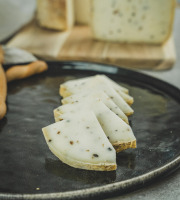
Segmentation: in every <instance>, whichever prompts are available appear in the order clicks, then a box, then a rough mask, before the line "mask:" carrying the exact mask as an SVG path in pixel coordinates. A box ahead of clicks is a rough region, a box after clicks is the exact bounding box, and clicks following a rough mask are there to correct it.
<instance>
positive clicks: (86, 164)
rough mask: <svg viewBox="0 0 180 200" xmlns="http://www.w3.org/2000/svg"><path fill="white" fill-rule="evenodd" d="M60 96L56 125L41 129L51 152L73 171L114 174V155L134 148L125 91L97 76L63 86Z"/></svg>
mask: <svg viewBox="0 0 180 200" xmlns="http://www.w3.org/2000/svg"><path fill="white" fill-rule="evenodd" d="M60 94H61V96H62V97H64V99H63V100H62V103H63V104H64V105H62V106H60V107H58V108H57V109H55V110H54V116H55V120H56V123H54V124H52V125H50V126H47V127H45V128H43V133H44V136H45V139H46V142H47V144H48V146H49V148H50V150H51V151H52V152H53V153H54V154H55V155H56V156H57V157H58V158H59V159H60V160H62V161H63V162H64V163H66V164H68V165H70V166H73V167H76V168H82V169H89V170H100V171H110V170H115V169H116V167H117V165H116V152H120V151H122V150H125V149H127V148H136V138H135V136H134V134H133V131H132V129H131V127H130V126H129V124H128V118H127V116H129V115H131V114H133V109H132V108H131V107H130V105H131V104H132V103H133V98H132V97H131V96H130V95H128V90H127V89H126V88H124V87H122V86H120V85H118V84H116V83H115V82H113V81H112V80H111V79H109V78H108V77H106V76H104V75H96V76H92V77H88V78H82V79H78V80H72V81H67V82H65V83H64V84H62V85H61V87H60ZM113 147H114V148H113ZM115 150H116V151H115Z"/></svg>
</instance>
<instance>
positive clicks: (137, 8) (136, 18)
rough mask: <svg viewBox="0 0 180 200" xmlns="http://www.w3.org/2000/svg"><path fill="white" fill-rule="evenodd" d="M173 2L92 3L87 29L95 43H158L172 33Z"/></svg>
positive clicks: (116, 0)
mask: <svg viewBox="0 0 180 200" xmlns="http://www.w3.org/2000/svg"><path fill="white" fill-rule="evenodd" d="M175 5H176V3H175V0H168V1H164V0H132V1H130V0H113V1H109V0H92V9H91V11H92V13H91V16H92V18H91V20H92V21H91V23H90V24H91V27H92V31H93V36H94V38H96V39H99V40H107V41H115V42H128V43H132V42H134V43H151V44H162V43H163V42H165V41H166V40H167V39H168V38H169V36H170V35H171V33H172V25H173V19H174V12H175Z"/></svg>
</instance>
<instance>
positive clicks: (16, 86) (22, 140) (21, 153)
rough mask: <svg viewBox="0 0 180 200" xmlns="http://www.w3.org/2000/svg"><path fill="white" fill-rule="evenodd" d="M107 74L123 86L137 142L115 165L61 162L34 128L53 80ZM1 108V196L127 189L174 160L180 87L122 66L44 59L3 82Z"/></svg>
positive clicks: (54, 95)
mask: <svg viewBox="0 0 180 200" xmlns="http://www.w3.org/2000/svg"><path fill="white" fill-rule="evenodd" d="M101 73H103V74H106V75H107V76H109V77H110V78H112V79H113V80H115V81H116V82H118V83H120V84H122V85H124V86H125V87H127V88H128V89H129V90H130V94H131V95H132V96H133V97H134V100H135V103H134V104H133V109H134V110H135V113H134V115H133V116H131V117H130V124H131V126H132V129H133V131H134V133H135V135H136V138H137V149H133V150H132V149H129V150H126V151H124V152H121V153H119V154H117V165H118V167H117V170H116V171H113V172H96V171H86V170H80V169H75V168H72V167H69V166H67V165H65V164H63V163H62V162H61V161H60V160H58V159H57V158H56V157H55V156H54V155H53V154H52V153H51V152H50V150H49V149H48V146H47V145H46V143H45V140H44V137H43V134H42V131H41V128H42V127H44V126H47V125H48V124H51V123H53V122H54V119H53V112H52V111H53V109H54V108H56V107H57V106H59V105H60V97H59V94H58V90H59V85H60V84H61V83H62V82H64V81H67V80H69V79H76V78H80V77H85V76H90V75H94V74H101ZM7 103H8V112H7V115H6V117H5V118H4V119H3V120H1V121H0V199H8V198H9V199H58V198H61V199H80V198H83V199H87V198H93V199H95V198H97V199H99V198H103V197H108V196H112V195H116V194H120V193H123V192H125V191H127V190H134V189H136V188H137V187H142V186H143V185H144V184H146V183H148V182H150V181H152V180H154V179H155V178H157V177H159V176H162V175H164V174H167V173H169V172H170V171H172V170H174V169H175V168H176V167H177V166H178V164H179V163H180V145H179V144H180V123H179V119H180V91H179V90H178V89H176V88H175V87H173V86H171V85H169V84H167V83H165V82H162V81H160V80H157V79H155V78H152V77H149V76H146V75H143V74H141V73H138V72H134V71H131V70H127V69H121V68H117V67H113V66H109V65H101V64H95V63H94V64H93V63H85V62H50V63H49V70H48V72H46V73H44V74H41V75H37V76H34V77H31V78H28V79H25V80H20V81H15V82H12V83H10V84H9V85H8V98H7Z"/></svg>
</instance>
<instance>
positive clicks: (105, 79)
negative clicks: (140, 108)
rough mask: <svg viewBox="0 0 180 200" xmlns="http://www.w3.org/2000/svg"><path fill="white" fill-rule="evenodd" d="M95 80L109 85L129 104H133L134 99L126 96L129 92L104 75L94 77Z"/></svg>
mask: <svg viewBox="0 0 180 200" xmlns="http://www.w3.org/2000/svg"><path fill="white" fill-rule="evenodd" d="M96 78H98V79H101V81H103V82H107V83H109V84H110V85H111V86H112V87H113V88H114V89H115V90H116V92H117V93H118V94H119V95H120V96H121V97H122V98H123V99H124V100H125V101H126V102H127V103H128V104H129V105H131V104H133V102H134V99H133V97H132V96H130V95H129V94H128V92H129V90H128V89H127V88H125V87H122V86H121V85H119V84H117V83H116V82H115V81H113V80H111V79H110V78H109V77H107V76H105V75H96Z"/></svg>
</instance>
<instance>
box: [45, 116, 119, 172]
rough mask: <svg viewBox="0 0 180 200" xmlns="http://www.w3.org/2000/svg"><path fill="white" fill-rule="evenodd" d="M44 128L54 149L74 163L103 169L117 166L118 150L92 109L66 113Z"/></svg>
mask: <svg viewBox="0 0 180 200" xmlns="http://www.w3.org/2000/svg"><path fill="white" fill-rule="evenodd" d="M87 114H88V118H87ZM42 131H43V134H44V137H45V140H46V142H47V144H48V146H49V148H50V150H51V151H52V152H53V153H54V154H55V155H56V156H57V157H58V158H59V159H60V160H61V161H62V162H64V163H66V164H68V165H70V166H73V167H76V168H81V169H88V170H99V171H111V170H115V169H116V167H117V166H116V154H115V150H114V148H113V147H112V145H111V144H110V142H109V141H108V139H107V137H106V136H105V134H104V132H103V130H102V128H101V126H100V125H99V123H98V121H97V119H96V117H95V115H94V114H93V113H92V112H88V113H85V114H84V113H82V112H79V115H78V116H76V117H74V116H72V115H71V114H69V115H66V119H64V120H63V121H60V122H57V123H54V124H51V125H49V126H47V127H45V128H43V129H42Z"/></svg>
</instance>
